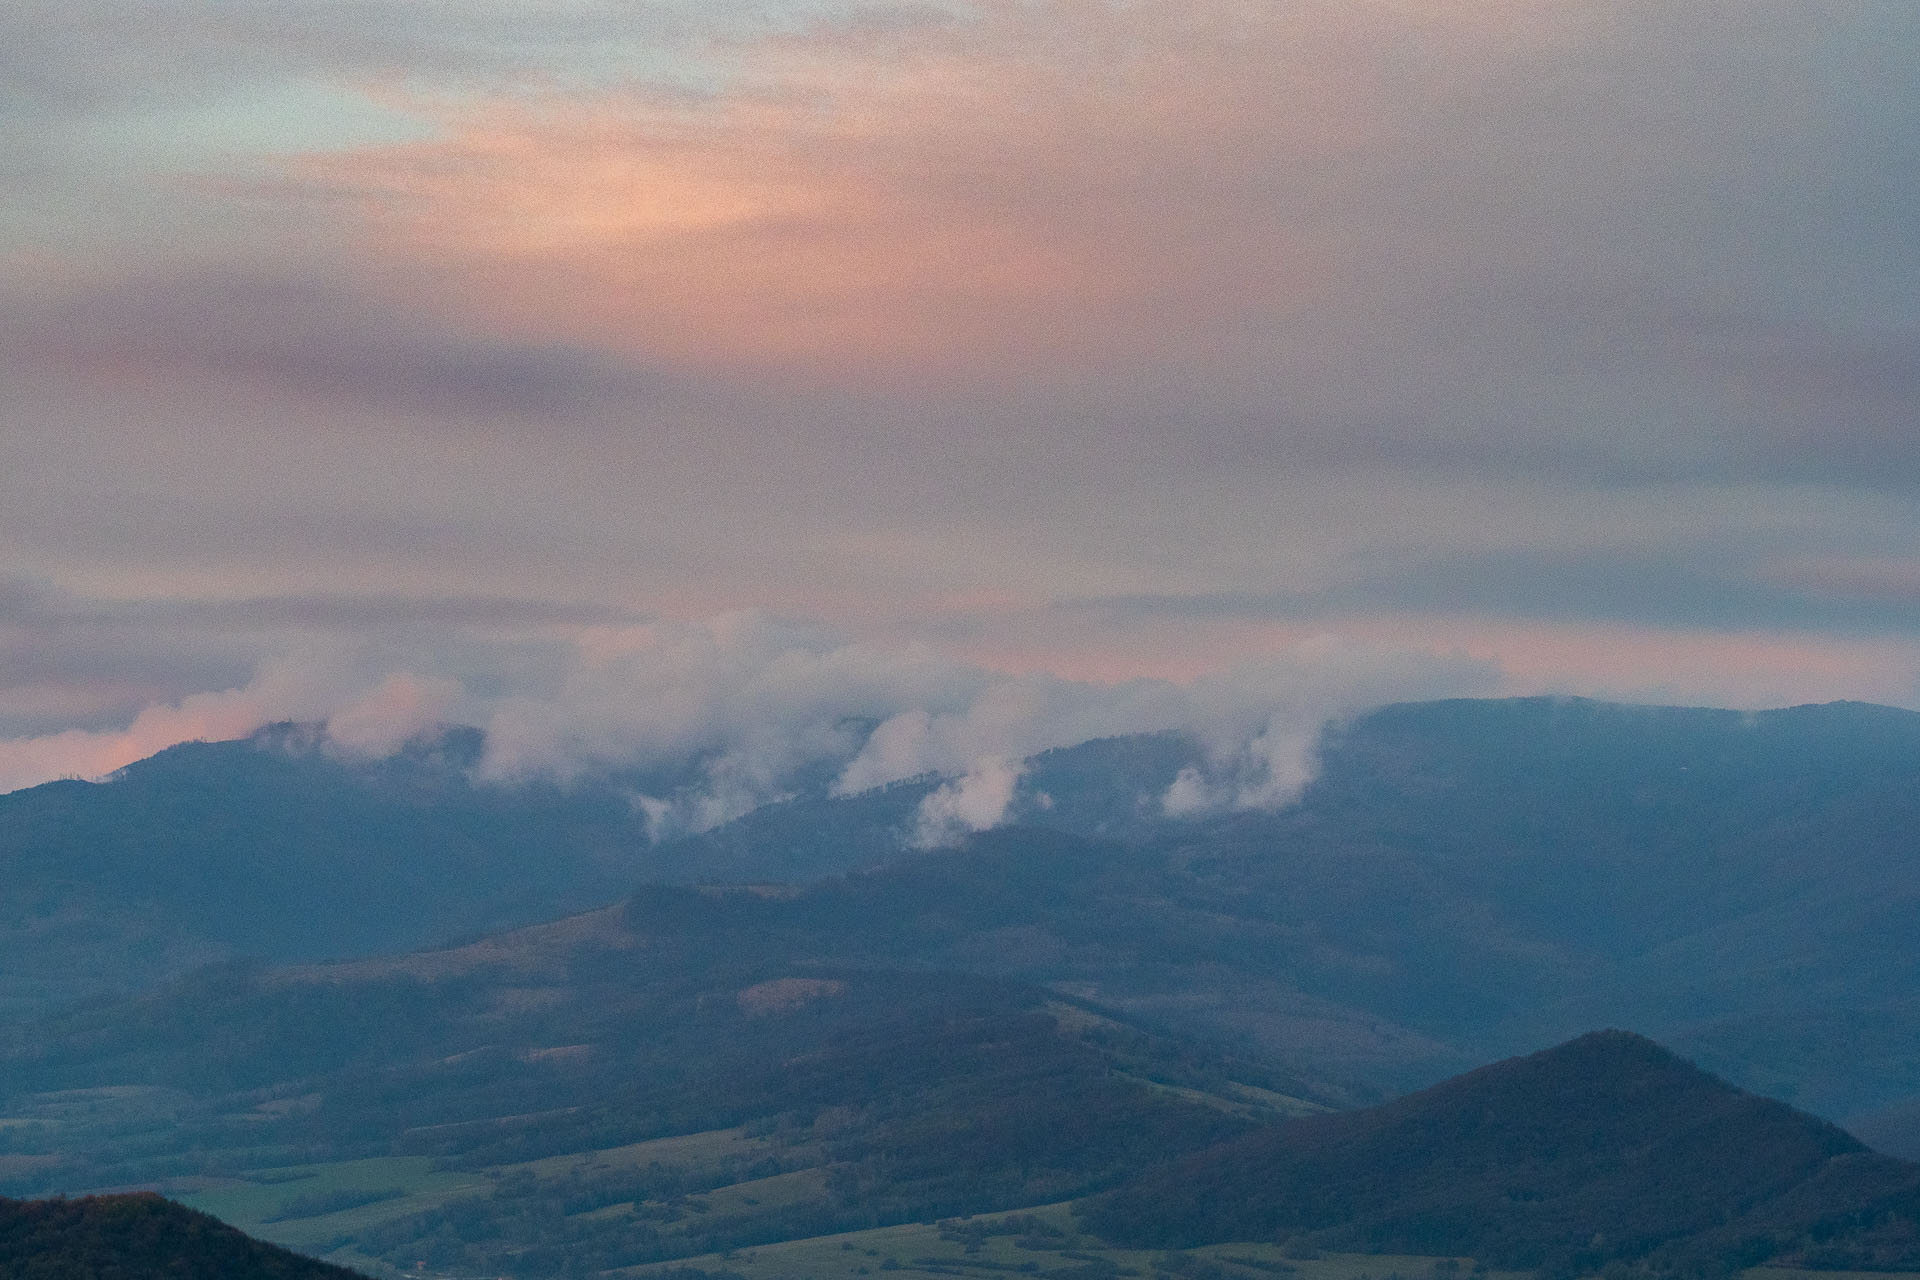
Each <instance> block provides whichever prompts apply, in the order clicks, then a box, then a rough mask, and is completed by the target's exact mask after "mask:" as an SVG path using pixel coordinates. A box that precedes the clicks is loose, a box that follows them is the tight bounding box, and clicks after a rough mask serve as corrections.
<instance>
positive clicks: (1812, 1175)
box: [1085, 1031, 1920, 1275]
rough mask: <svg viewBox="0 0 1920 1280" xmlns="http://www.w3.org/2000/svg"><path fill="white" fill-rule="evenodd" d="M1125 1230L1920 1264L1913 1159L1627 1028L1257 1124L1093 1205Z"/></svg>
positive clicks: (1314, 1241) (1723, 1260)
mask: <svg viewBox="0 0 1920 1280" xmlns="http://www.w3.org/2000/svg"><path fill="white" fill-rule="evenodd" d="M1085 1220H1086V1223H1087V1225H1088V1227H1089V1228H1090V1229H1092V1230H1093V1231H1095V1232H1097V1233H1099V1234H1100V1235H1102V1236H1104V1237H1106V1238H1108V1239H1110V1240H1114V1241H1116V1242H1119V1243H1122V1244H1130V1245H1135V1246H1143V1247H1158V1248H1168V1247H1189V1246H1193V1245H1198V1244H1206V1243H1212V1242H1216V1241H1231V1240H1275V1239H1289V1238H1291V1239H1294V1240H1296V1241H1298V1242H1300V1243H1302V1244H1305V1245H1308V1246H1313V1247H1323V1248H1328V1249H1357V1250H1363V1251H1366V1252H1374V1253H1402V1254H1427V1255H1441V1256H1456V1255H1466V1256H1471V1257H1474V1258H1478V1259H1481V1260H1483V1261H1488V1262H1491V1263H1492V1264H1493V1265H1495V1266H1500V1267H1507V1268H1523V1269H1527V1270H1538V1271H1541V1272H1544V1273H1545V1274H1548V1275H1579V1274H1589V1273H1592V1272H1595V1271H1598V1270H1599V1269H1600V1268H1602V1267H1603V1266H1605V1265H1606V1264H1608V1263H1611V1262H1644V1263H1647V1264H1649V1265H1651V1266H1652V1267H1654V1268H1655V1269H1657V1270H1669V1269H1675V1268H1679V1269H1683V1270H1689V1269H1698V1268H1702V1267H1711V1266H1715V1265H1718V1266H1726V1265H1729V1264H1731V1265H1734V1266H1752V1265H1755V1264H1758V1263H1763V1262H1782V1263H1786V1264H1789V1265H1792V1264H1801V1265H1809V1264H1810V1265H1814V1266H1824V1267H1836V1266H1838V1267H1852V1268H1855V1269H1861V1270H1914V1269H1920V1165H1915V1164H1910V1163H1908V1162H1906V1161H1902V1160H1896V1159H1893V1158H1891V1157H1888V1156H1883V1155H1879V1154H1876V1153H1874V1152H1871V1151H1869V1150H1867V1148H1865V1147H1864V1146H1862V1145H1861V1144H1860V1143H1859V1142H1857V1141H1856V1140H1854V1139H1853V1138H1851V1137H1849V1136H1848V1135H1847V1134H1845V1133H1843V1132H1841V1131H1840V1130H1839V1129H1836V1128H1834V1127H1833V1126H1832V1125H1830V1124H1827V1123H1825V1122H1823V1121H1820V1120H1817V1119H1815V1118H1814V1117H1812V1116H1808V1115H1806V1114H1804V1113H1802V1112H1797V1111H1794V1110H1793V1109H1792V1108H1790V1107H1787V1106H1785V1105H1783V1104H1781V1103H1779V1102H1775V1101H1772V1100H1770V1099H1766V1098H1760V1097H1756V1096H1754V1095H1752V1094H1747V1093H1743V1092H1741V1091H1740V1090H1737V1089H1735V1088H1733V1087H1732V1086H1730V1085H1728V1084H1726V1083H1724V1082H1723V1081H1721V1080H1719V1079H1717V1078H1715V1077H1713V1076H1711V1075H1708V1074H1707V1073H1706V1072H1703V1071H1700V1070H1699V1069H1697V1068H1695V1067H1693V1066H1691V1065H1690V1064H1688V1063H1685V1062H1683V1061H1681V1060H1680V1059H1678V1058H1676V1057H1675V1056H1673V1055H1672V1054H1671V1053H1669V1052H1667V1051H1666V1050H1664V1049H1662V1048H1660V1047H1659V1046H1658V1045H1656V1044H1654V1043H1653V1042H1651V1041H1649V1040H1646V1039H1643V1038H1641V1037H1639V1036H1635V1035H1630V1034H1628V1033H1625V1032H1618V1031H1611V1032H1598V1033H1593V1034H1590V1035H1587V1036H1583V1037H1581V1038H1579V1039H1577V1040H1575V1041H1572V1042H1571V1043H1568V1044H1565V1045H1561V1046H1559V1047H1558V1048H1554V1049H1550V1050H1546V1051H1543V1052H1540V1053H1536V1054H1533V1055H1530V1056H1528V1057H1525V1058H1520V1059H1512V1060H1508V1061H1504V1062H1500V1063H1496V1064H1494V1065H1492V1066H1489V1067H1483V1068H1481V1069H1479V1070H1476V1071H1473V1072H1470V1073H1468V1074H1467V1075H1464V1076H1461V1077H1459V1078H1456V1079H1454V1080H1450V1081H1447V1082H1445V1083H1443V1084H1440V1085H1437V1086H1435V1087H1433V1088H1431V1089H1428V1090H1425V1091H1422V1092H1420V1093H1417V1094H1413V1095H1411V1096H1408V1097H1405V1098H1401V1099H1398V1100H1396V1101H1394V1102H1391V1103H1388V1104H1386V1105H1383V1106H1379V1107H1373V1108H1368V1109H1365V1110H1360V1111H1349V1112H1344V1113H1339V1114H1332V1115H1323V1116H1314V1117H1310V1118H1306V1119H1300V1120H1295V1121H1292V1122H1290V1123H1287V1124H1283V1125H1278V1126H1272V1127H1268V1128H1264V1129H1262V1130H1260V1131H1257V1132H1254V1133H1249V1134H1246V1135H1244V1136H1241V1137H1239V1138H1236V1139H1233V1140H1230V1141H1228V1142H1226V1143H1224V1144H1222V1145H1220V1146H1218V1147H1214V1148H1211V1149H1209V1150H1207V1151H1203V1152H1199V1153H1197V1154H1194V1155H1191V1156H1188V1157H1186V1158H1184V1159H1181V1160H1179V1161H1177V1162H1176V1163H1174V1164H1173V1165H1172V1166H1170V1167H1169V1168H1166V1169H1164V1170H1162V1171H1160V1172H1158V1173H1155V1174H1153V1175H1150V1176H1148V1177H1145V1178H1142V1179H1140V1180H1138V1181H1136V1182H1134V1183H1133V1184H1131V1185H1130V1186H1128V1187H1126V1188H1124V1189H1122V1190H1119V1191H1116V1192H1114V1193H1112V1194H1110V1195H1108V1196H1106V1197H1103V1198H1101V1199H1099V1200H1097V1201H1095V1202H1094V1203H1093V1204H1092V1205H1091V1206H1090V1207H1089V1208H1088V1210H1087V1212H1086V1214H1085Z"/></svg>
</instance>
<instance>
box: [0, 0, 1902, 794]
mask: <svg viewBox="0 0 1920 1280" xmlns="http://www.w3.org/2000/svg"><path fill="white" fill-rule="evenodd" d="M0 178H3V179H4V180H0V262H4V264H5V269H4V271H0V391H3V393H4V394H0V789H6V788H12V787H20V786H25V785H30V784H32V783H35V782H39V781H43V780H46V779H49V778H55V777H64V776H81V777H94V776H99V775H102V774H104V773H107V772H109V771H111V770H113V769H115V768H118V767H120V766H121V765H124V764H125V763H127V762H129V761H130V760H132V759H137V758H139V757H140V756H142V755H145V754H148V753H150V752H151V751H154V750H158V749H159V748H161V747H164V746H166V745H168V744H169V743H170V742H174V741H180V740H184V739H188V738H196V737H231V736H238V735H242V734H245V733H247V732H249V731H250V730H251V729H252V728H254V727H257V726H258V725H260V724H262V723H265V722H267V721H270V720H276V719H285V718H301V719H317V720H325V721H328V722H329V723H330V724H331V726H332V729H333V735H334V738H335V739H336V740H337V741H339V742H340V743H342V744H344V745H347V746H349V747H351V748H352V749H355V750H362V751H368V752H379V751H383V750H388V749H391V747H392V746H393V745H394V744H395V743H397V742H399V741H401V740H402V739H404V737H405V736H406V735H407V734H408V733H411V732H414V731H415V730H417V729H418V728H420V727H421V726H423V725H426V724H430V723H432V722H434V721H437V720H441V719H452V720H462V721H467V722H471V723H476V724H481V725H483V726H485V727H486V728H488V730H489V732H490V735H491V741H492V744H493V746H492V748H491V750H490V755H489V762H488V765H487V768H488V769H489V770H491V771H492V772H494V773H495V774H497V775H499V776H502V777H507V776H516V775H520V774H525V773H529V772H541V771H545V772H551V773H558V774H562V775H565V774H566V773H568V772H570V771H578V770H579V769H582V768H588V767H596V766H598V765H602V764H609V763H617V762H619V761H622V760H629V759H643V758H665V757H667V756H669V755H671V754H673V753H675V752H686V751H709V752H715V753H718V755H717V757H716V758H724V760H726V761H727V762H728V763H727V765H726V769H725V770H723V771H722V772H726V774H727V777H726V779H721V778H720V775H719V773H716V775H715V777H716V782H715V786H714V787H713V788H712V794H711V795H710V796H708V797H706V798H707V799H708V800H711V801H712V802H713V804H714V805H716V806H717V808H716V809H715V811H714V812H715V813H721V812H723V811H724V812H732V811H736V810H737V809H738V808H739V807H740V806H741V805H743V804H746V803H749V802H750V800H751V798H752V797H756V796H757V797H764V796H766V795H770V794H775V793H777V792H778V791H779V789H780V787H781V786H783V785H785V780H786V779H788V778H789V777H790V776H791V774H792V772H793V770H794V769H796V768H798V767H800V765H801V764H803V763H805V762H806V761H808V760H816V759H818V758H821V757H822V756H825V757H830V758H832V759H835V760H839V761H841V762H843V763H844V764H845V772H844V774H843V775H842V783H843V785H844V786H846V787H849V788H852V787H857V786H861V785H871V784H873V783H875V782H882V781H886V780H889V779H890V778H892V777H902V776H909V775H910V774H911V773H913V772H917V771H926V770H929V769H931V770H934V771H937V772H942V773H946V774H951V775H952V776H954V777H955V778H956V779H957V781H956V783H955V790H953V791H952V792H951V793H950V794H949V800H950V801H951V802H952V804H953V805H954V806H957V808H956V811H962V810H967V803H970V802H968V801H967V797H968V796H969V795H971V796H973V797H974V798H975V799H976V800H977V799H978V797H980V796H983V795H985V796H989V797H990V796H991V795H992V794H994V793H996V791H997V790H1004V784H1005V782H1006V779H1007V777H1008V776H1009V774H1008V770H1009V769H1010V768H1012V767H1013V766H1011V765H1009V764H1008V762H1009V761H1017V759H1018V758H1019V757H1020V756H1021V755H1023V754H1025V753H1027V752H1030V751H1033V750H1038V749H1041V748H1043V747H1046V746H1051V745H1060V744H1063V743H1065V742H1068V741H1073V740H1077V739H1078V738H1081V737H1090V736H1095V735H1098V734H1101V733H1112V732H1127V731H1133V730H1139V729H1151V728H1165V727H1176V728H1185V729H1188V730H1190V731H1193V732H1196V733H1201V734H1203V735H1208V736H1209V741H1212V742H1214V743H1216V744H1217V750H1218V753H1219V757H1220V759H1222V760H1225V761H1238V762H1239V763H1238V764H1235V765H1233V767H1232V768H1231V769H1229V770H1227V771H1226V773H1223V775H1222V776H1226V774H1227V773H1230V774H1234V776H1238V777H1241V778H1243V780H1245V779H1252V781H1250V782H1247V785H1246V786H1245V787H1243V788H1241V791H1240V792H1239V793H1238V794H1242V795H1250V796H1255V797H1259V796H1266V797H1272V796H1274V795H1279V794H1282V793H1284V792H1285V790H1286V785H1285V784H1286V782H1287V780H1288V779H1292V778H1296V777H1297V776H1299V775H1300V773H1301V771H1302V770H1303V769H1307V768H1310V763H1309V764H1302V763H1301V761H1300V758H1299V757H1300V751H1301V747H1300V743H1301V742H1303V741H1308V740H1310V737H1311V733H1312V731H1313V729H1314V728H1316V727H1317V726H1318V725H1319V724H1320V723H1321V722H1322V721H1324V720H1325V719H1327V718H1328V717H1337V716H1339V715H1343V714H1350V713H1351V712H1353V711H1355V710H1358V709H1360V708H1362V707H1364V706H1366V705H1369V704H1371V703H1375V702H1380V701H1387V700H1390V699H1396V698H1407V697H1434V696H1452V695H1471V696H1486V695H1505V694H1528V693H1543V692H1544V693H1565V694H1577V695H1588V696H1599V697H1608V698H1616V699H1623V700H1633V701H1652V702H1684V703H1698V704H1707V705H1719V706H1737V707H1765V706H1778V705H1786V704H1792V703H1799V702H1809V701H1826V700H1831V699H1836V698H1857V699H1865V700H1871V701H1876V702H1884V703H1891V704H1896V705H1902V706H1909V707H1915V706H1920V502H1916V498H1920V447H1916V443H1917V441H1916V436H1920V7H1916V6H1915V5H1913V4H1912V3H1911V0H1844V2H1841V0H1818V2H1816V0H1697V2H1695V3H1689V4H1684V5H1681V4H1674V3H1672V0H1604V2H1602V0H1592V2H1589V0H1338V2H1335V0H1263V2H1261V3H1230V2H1225V0H979V2H973V0H939V2H937V3H936V2H928V0H855V2H843V0H730V2H729V3H727V4H722V5H716V4H713V3H711V2H710V0H708V2H706V3H695V2H693V0H653V2H648V0H245V2H242V0H59V2H58V3H55V2H54V0H15V3H11V4H8V5H6V6H5V7H4V8H0ZM849 724H857V725H875V724H877V725H880V726H882V727H883V728H884V729H885V730H886V731H885V733H884V734H874V735H873V737H872V738H871V739H869V738H867V737H866V736H865V730H860V731H858V732H853V731H850V730H849V729H848V728H847V726H848V725H849ZM850 732H851V733H852V734H853V736H852V737H849V733H850ZM1235 770H1237V771H1238V772H1237V773H1235V772H1234V771H1235ZM1263 770H1265V771H1266V772H1265V774H1263V773H1262V771H1263ZM1261 776H1266V777H1268V779H1269V781H1270V782H1271V783H1272V785H1265V784H1262V783H1260V781H1259V778H1260V777H1261ZM722 781H726V782H727V785H726V786H722V785H721V782H722ZM969 786H971V787H972V788H973V790H972V791H971V792H968V790H967V788H968V787H969ZM729 788H732V789H733V790H732V791H729ZM734 791H737V792H738V795H737V796H735V797H734V798H733V799H728V798H727V796H728V795H732V794H733V792H734ZM976 807H978V806H976ZM985 809H986V810H989V811H990V810H991V809H992V805H991V803H986V804H985ZM968 811H970V810H968ZM976 825H977V824H976Z"/></svg>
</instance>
